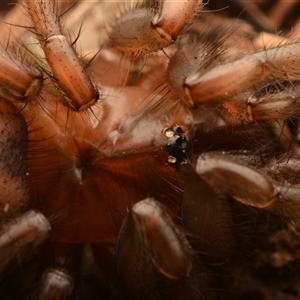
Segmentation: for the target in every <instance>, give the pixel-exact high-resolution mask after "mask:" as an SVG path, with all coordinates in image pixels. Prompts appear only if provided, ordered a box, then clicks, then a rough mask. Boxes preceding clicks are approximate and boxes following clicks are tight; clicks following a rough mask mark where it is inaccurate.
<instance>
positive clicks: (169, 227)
mask: <svg viewBox="0 0 300 300" xmlns="http://www.w3.org/2000/svg"><path fill="white" fill-rule="evenodd" d="M116 257H117V266H118V270H119V274H120V276H121V280H122V282H123V284H124V286H125V287H126V289H127V290H128V291H129V293H132V294H139V293H141V292H142V293H145V294H148V293H150V292H153V291H155V290H156V289H158V288H159V287H160V285H161V284H162V283H163V282H164V280H166V279H167V278H169V279H172V280H173V279H181V278H185V277H187V276H188V275H189V274H190V271H191V268H192V263H191V255H190V252H189V249H188V245H187V242H186V240H185V239H184V238H183V234H182V233H181V232H180V231H179V229H178V228H177V227H176V226H175V225H174V223H173V222H172V220H171V219H170V217H169V215H168V214H167V213H166V211H165V209H164V208H162V206H161V205H160V204H159V203H158V202H156V201H154V200H153V199H151V198H148V199H146V200H143V201H140V202H138V203H137V204H135V205H134V206H133V208H132V211H131V212H130V213H129V214H128V215H127V217H126V218H125V220H124V222H123V225H122V228H121V230H120V233H119V238H118V245H117V253H116ZM151 262H152V263H151ZM161 274H163V275H164V276H162V275H161ZM157 278H160V279H159V280H157Z"/></svg>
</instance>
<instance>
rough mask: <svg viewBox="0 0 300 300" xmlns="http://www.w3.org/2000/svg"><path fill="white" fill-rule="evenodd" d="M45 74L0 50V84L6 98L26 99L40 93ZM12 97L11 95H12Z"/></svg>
mask: <svg viewBox="0 0 300 300" xmlns="http://www.w3.org/2000/svg"><path fill="white" fill-rule="evenodd" d="M42 82H43V76H42V75H41V73H40V72H39V71H38V70H36V69H35V68H34V67H30V68H29V67H28V66H27V65H25V64H24V63H22V62H20V61H17V60H16V59H14V58H12V57H10V56H8V55H5V54H3V53H1V52H0V85H1V87H4V88H3V89H1V90H2V91H1V94H2V96H3V97H5V98H6V99H9V100H10V99H11V98H13V100H18V101H25V100H27V99H28V98H32V97H34V96H36V95H37V94H38V91H39V90H40V88H41V86H42ZM10 95H11V96H12V97H11V96H10Z"/></svg>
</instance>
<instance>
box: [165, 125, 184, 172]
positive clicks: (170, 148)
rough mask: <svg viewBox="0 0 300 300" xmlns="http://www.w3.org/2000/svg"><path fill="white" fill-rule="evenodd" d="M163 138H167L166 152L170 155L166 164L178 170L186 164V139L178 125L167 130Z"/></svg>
mask: <svg viewBox="0 0 300 300" xmlns="http://www.w3.org/2000/svg"><path fill="white" fill-rule="evenodd" d="M165 136H166V137H167V138H168V142H167V145H166V150H167V152H168V153H169V154H170V156H169V157H168V160H167V162H168V164H170V165H172V166H174V167H175V168H176V169H179V168H180V167H181V166H182V165H184V164H186V163H187V152H188V149H189V144H188V141H187V138H186V136H185V134H184V132H183V130H182V129H181V128H180V127H179V126H178V125H174V126H172V127H170V128H168V129H167V130H166V131H165Z"/></svg>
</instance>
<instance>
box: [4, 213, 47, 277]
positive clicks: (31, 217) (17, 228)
mask: <svg viewBox="0 0 300 300" xmlns="http://www.w3.org/2000/svg"><path fill="white" fill-rule="evenodd" d="M0 230H1V233H0V254H1V263H0V273H1V274H3V272H4V271H6V270H7V269H8V267H10V266H11V265H12V264H13V263H15V262H16V261H20V259H23V258H24V257H26V258H28V256H29V257H30V256H31V255H33V254H35V253H36V252H37V250H38V249H39V248H40V246H41V245H42V244H43V243H44V241H45V240H46V239H47V238H48V237H49V233H50V230H51V226H50V224H49V222H48V220H47V219H46V218H45V217H44V215H42V214H41V213H40V212H36V211H32V210H30V211H28V212H26V213H24V214H23V215H21V216H19V217H16V218H14V219H11V220H10V221H8V222H6V223H3V224H2V226H1V229H0Z"/></svg>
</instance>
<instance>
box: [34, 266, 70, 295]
mask: <svg viewBox="0 0 300 300" xmlns="http://www.w3.org/2000/svg"><path fill="white" fill-rule="evenodd" d="M73 289H74V280H73V278H72V277H71V275H70V274H69V273H68V272H67V271H66V270H65V269H64V268H62V267H59V268H58V267H57V268H50V269H48V270H46V271H45V272H44V274H43V276H42V279H41V282H40V287H39V292H38V294H37V295H36V296H35V297H34V299H35V300H44V299H49V300H55V299H60V300H64V299H68V297H69V296H70V295H71V294H72V292H73Z"/></svg>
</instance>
